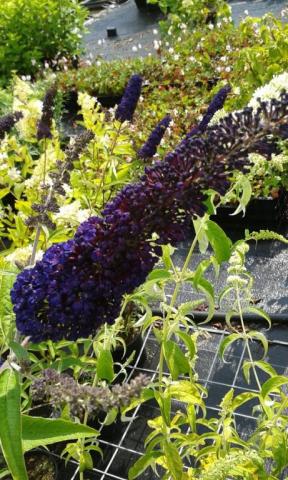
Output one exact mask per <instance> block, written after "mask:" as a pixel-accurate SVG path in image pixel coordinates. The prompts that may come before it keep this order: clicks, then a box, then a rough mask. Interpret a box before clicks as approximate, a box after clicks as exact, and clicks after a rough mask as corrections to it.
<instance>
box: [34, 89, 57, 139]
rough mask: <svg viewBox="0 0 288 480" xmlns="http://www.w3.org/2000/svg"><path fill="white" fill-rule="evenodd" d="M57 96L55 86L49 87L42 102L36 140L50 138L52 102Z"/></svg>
mask: <svg viewBox="0 0 288 480" xmlns="http://www.w3.org/2000/svg"><path fill="white" fill-rule="evenodd" d="M56 94H57V89H56V87H55V86H52V87H50V88H49V89H48V90H47V92H46V95H45V97H44V100H43V109H42V116H41V118H40V120H39V122H38V126H37V134H36V136H37V140H42V139H43V138H52V132H51V126H52V119H53V112H54V102H55V97H56Z"/></svg>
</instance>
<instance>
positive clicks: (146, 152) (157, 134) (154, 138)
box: [138, 115, 171, 159]
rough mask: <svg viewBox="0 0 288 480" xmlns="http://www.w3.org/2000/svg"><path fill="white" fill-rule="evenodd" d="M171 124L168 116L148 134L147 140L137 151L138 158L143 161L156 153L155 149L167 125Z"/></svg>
mask: <svg viewBox="0 0 288 480" xmlns="http://www.w3.org/2000/svg"><path fill="white" fill-rule="evenodd" d="M170 122H171V117H170V115H166V117H164V118H163V119H162V120H161V121H160V122H159V123H158V125H157V126H156V127H155V128H154V130H153V132H152V133H151V134H150V136H149V138H148V140H147V141H146V142H145V143H144V145H143V146H142V147H141V148H140V150H139V151H138V157H139V158H143V159H148V158H152V157H153V156H154V155H155V153H156V152H157V147H158V145H160V142H161V140H162V138H163V136H164V133H165V132H166V130H167V128H168V127H169V124H170Z"/></svg>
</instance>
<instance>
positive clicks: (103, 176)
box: [94, 123, 122, 206]
mask: <svg viewBox="0 0 288 480" xmlns="http://www.w3.org/2000/svg"><path fill="white" fill-rule="evenodd" d="M121 128H122V123H120V124H119V127H118V128H117V130H116V135H115V138H114V140H113V143H112V145H111V148H110V149H109V150H108V159H107V162H106V164H105V167H104V171H103V173H102V176H101V180H100V185H99V186H98V188H97V191H96V197H95V199H94V204H95V206H96V202H97V199H98V196H99V193H100V192H101V191H102V192H103V187H104V185H105V176H106V173H107V170H108V168H109V165H110V161H111V157H112V154H113V153H114V149H115V147H116V145H117V141H118V138H119V135H120V133H121ZM103 203H104V202H103Z"/></svg>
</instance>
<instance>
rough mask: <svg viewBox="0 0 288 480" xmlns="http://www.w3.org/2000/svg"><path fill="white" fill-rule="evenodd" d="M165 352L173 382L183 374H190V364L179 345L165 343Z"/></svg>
mask: <svg viewBox="0 0 288 480" xmlns="http://www.w3.org/2000/svg"><path fill="white" fill-rule="evenodd" d="M163 352H164V358H165V361H166V363H167V366H168V368H169V371H170V373H171V376H172V378H173V380H177V378H178V377H179V375H180V374H181V373H183V374H185V373H188V372H189V369H190V367H189V362H188V360H187V358H186V357H185V354H184V353H183V352H182V350H181V348H180V347H179V346H178V345H177V343H175V342H172V340H166V341H165V342H163Z"/></svg>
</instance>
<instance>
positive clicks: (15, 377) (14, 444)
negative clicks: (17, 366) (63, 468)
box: [0, 368, 28, 480]
mask: <svg viewBox="0 0 288 480" xmlns="http://www.w3.org/2000/svg"><path fill="white" fill-rule="evenodd" d="M20 395H21V393H20V377H19V373H18V372H16V371H15V370H11V369H10V368H7V369H5V370H4V371H3V372H2V373H1V375H0V440H1V446H2V452H3V455H4V457H5V460H6V462H7V465H8V467H9V470H10V472H11V474H12V477H13V480H28V476H27V472H26V467H25V462H24V456H23V450H22V443H21V437H22V428H21V416H20V407H21V397H20Z"/></svg>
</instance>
